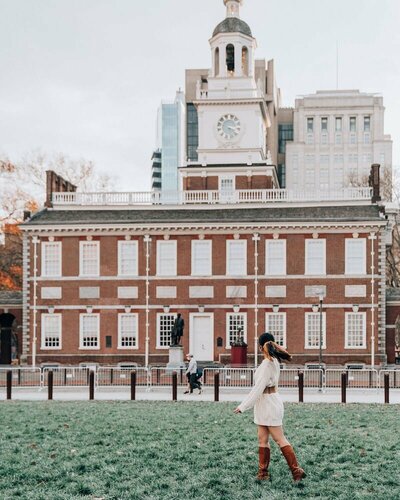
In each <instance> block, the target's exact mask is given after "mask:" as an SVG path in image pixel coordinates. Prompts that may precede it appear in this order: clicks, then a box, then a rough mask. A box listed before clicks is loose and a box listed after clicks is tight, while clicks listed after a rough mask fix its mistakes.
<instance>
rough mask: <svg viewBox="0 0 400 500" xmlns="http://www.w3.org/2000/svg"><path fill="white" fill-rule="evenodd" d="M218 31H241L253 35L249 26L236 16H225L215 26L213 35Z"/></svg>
mask: <svg viewBox="0 0 400 500" xmlns="http://www.w3.org/2000/svg"><path fill="white" fill-rule="evenodd" d="M219 33H243V34H244V35H247V36H253V35H252V33H251V29H250V26H249V25H248V24H247V23H245V22H244V21H242V20H241V19H239V18H238V17H227V18H226V19H224V20H223V21H222V22H221V23H219V24H218V26H217V27H216V28H215V30H214V33H213V37H214V36H216V35H218V34H219Z"/></svg>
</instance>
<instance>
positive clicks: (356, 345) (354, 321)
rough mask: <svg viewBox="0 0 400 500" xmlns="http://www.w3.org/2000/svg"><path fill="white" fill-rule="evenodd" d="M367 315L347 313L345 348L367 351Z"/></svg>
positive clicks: (363, 313)
mask: <svg viewBox="0 0 400 500" xmlns="http://www.w3.org/2000/svg"><path fill="white" fill-rule="evenodd" d="M366 347H367V332H366V314H365V312H361V313H360V312H358V313H350V312H348V313H346V328H345V348H346V349H366Z"/></svg>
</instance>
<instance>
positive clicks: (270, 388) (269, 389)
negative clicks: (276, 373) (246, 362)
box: [264, 385, 277, 394]
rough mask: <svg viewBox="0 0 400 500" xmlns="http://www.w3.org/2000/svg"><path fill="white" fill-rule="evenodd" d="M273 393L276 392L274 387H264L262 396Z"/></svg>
mask: <svg viewBox="0 0 400 500" xmlns="http://www.w3.org/2000/svg"><path fill="white" fill-rule="evenodd" d="M275 392H277V389H276V386H275V385H273V386H272V387H266V388H265V389H264V394H274V393H275Z"/></svg>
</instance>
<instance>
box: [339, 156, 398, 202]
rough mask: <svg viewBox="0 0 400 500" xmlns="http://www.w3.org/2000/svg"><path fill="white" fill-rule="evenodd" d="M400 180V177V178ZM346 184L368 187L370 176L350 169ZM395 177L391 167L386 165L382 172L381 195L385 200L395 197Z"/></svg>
mask: <svg viewBox="0 0 400 500" xmlns="http://www.w3.org/2000/svg"><path fill="white" fill-rule="evenodd" d="M398 180H399V181H400V179H398ZM346 185H347V186H349V187H368V186H369V176H368V175H366V174H364V175H361V176H359V175H358V174H357V172H354V171H350V172H349V174H348V175H347V179H346ZM394 187H395V179H394V173H393V170H392V168H391V167H388V166H386V165H384V166H383V167H381V172H380V188H381V197H382V200H384V201H392V199H393V197H394Z"/></svg>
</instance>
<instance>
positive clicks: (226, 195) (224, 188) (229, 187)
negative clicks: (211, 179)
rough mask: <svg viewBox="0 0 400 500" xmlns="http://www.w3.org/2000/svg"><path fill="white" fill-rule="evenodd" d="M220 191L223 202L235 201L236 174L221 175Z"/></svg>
mask: <svg viewBox="0 0 400 500" xmlns="http://www.w3.org/2000/svg"><path fill="white" fill-rule="evenodd" d="M219 191H220V199H221V201H222V202H226V203H228V202H230V201H233V198H234V195H235V176H233V175H229V176H221V177H219Z"/></svg>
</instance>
